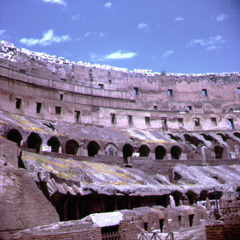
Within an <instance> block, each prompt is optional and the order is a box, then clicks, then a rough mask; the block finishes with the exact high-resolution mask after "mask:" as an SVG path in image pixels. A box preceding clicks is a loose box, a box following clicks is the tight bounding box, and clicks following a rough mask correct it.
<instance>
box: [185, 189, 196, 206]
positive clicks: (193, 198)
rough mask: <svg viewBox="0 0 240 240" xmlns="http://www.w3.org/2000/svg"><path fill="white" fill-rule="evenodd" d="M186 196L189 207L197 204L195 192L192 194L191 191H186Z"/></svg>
mask: <svg viewBox="0 0 240 240" xmlns="http://www.w3.org/2000/svg"><path fill="white" fill-rule="evenodd" d="M186 195H187V197H188V200H189V203H190V205H193V204H194V203H196V202H197V196H198V195H197V194H196V193H195V192H193V191H191V190H190V191H188V192H187V193H186Z"/></svg>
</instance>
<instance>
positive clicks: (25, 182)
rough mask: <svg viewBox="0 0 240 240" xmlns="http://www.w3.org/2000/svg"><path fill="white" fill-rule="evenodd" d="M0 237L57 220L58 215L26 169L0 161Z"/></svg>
mask: <svg viewBox="0 0 240 240" xmlns="http://www.w3.org/2000/svg"><path fill="white" fill-rule="evenodd" d="M0 182H1V185H0V212H1V215H0V237H3V239H4V235H5V234H7V232H8V231H14V230H20V229H25V228H30V227H35V226H38V225H44V224H50V223H52V222H56V221H59V216H58V214H57V212H56V210H55V209H54V207H53V206H52V205H51V203H50V202H49V201H48V200H47V199H46V197H45V196H44V195H43V193H42V192H41V190H40V189H39V188H38V187H37V185H36V184H35V182H34V181H33V180H32V179H31V178H30V177H29V175H28V174H27V172H26V170H24V169H16V168H15V167H14V166H13V165H11V164H9V163H7V162H6V161H2V160H1V161H0Z"/></svg>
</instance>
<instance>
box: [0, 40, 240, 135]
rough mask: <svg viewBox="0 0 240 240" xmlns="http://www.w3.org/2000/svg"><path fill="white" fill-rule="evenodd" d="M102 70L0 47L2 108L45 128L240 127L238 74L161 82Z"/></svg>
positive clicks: (170, 78) (152, 76)
mask: <svg viewBox="0 0 240 240" xmlns="http://www.w3.org/2000/svg"><path fill="white" fill-rule="evenodd" d="M104 68H105V69H104ZM104 68H100V67H99V66H87V65H84V64H75V63H70V62H69V61H67V60H64V59H62V58H61V59H60V60H59V59H54V58H53V57H51V56H48V55H46V54H45V55H44V54H39V53H33V52H30V51H27V50H21V51H20V50H19V49H17V48H15V47H14V46H13V45H11V44H7V43H6V42H1V58H0V75H1V76H0V81H1V95H0V98H1V99H0V108H1V109H2V110H5V111H8V112H10V113H15V114H21V115H26V116H30V117H34V118H39V119H45V120H49V121H65V122H69V123H77V122H78V123H82V124H90V125H91V124H92V125H98V126H106V127H120V128H128V127H133V128H134V127H136V128H139V129H151V128H155V129H160V130H161V129H162V130H179V129H187V130H189V131H200V130H220V129H221V130H227V129H231V128H239V124H240V123H239V120H238V119H239V112H240V111H239V104H240V101H239V98H240V92H239V89H240V84H239V80H240V75H239V74H238V73H230V74H205V75H173V74H167V75H163V74H159V73H152V72H146V73H144V72H143V73H139V72H130V71H125V70H122V69H115V68H111V67H104Z"/></svg>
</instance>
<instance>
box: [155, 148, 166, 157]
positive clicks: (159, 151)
mask: <svg viewBox="0 0 240 240" xmlns="http://www.w3.org/2000/svg"><path fill="white" fill-rule="evenodd" d="M165 155H166V149H165V147H163V146H157V147H156V148H155V158H156V159H164V157H165Z"/></svg>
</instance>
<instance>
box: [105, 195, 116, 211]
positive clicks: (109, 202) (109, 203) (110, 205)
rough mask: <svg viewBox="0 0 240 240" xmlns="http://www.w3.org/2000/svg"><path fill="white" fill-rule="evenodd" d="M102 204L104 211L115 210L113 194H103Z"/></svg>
mask: <svg viewBox="0 0 240 240" xmlns="http://www.w3.org/2000/svg"><path fill="white" fill-rule="evenodd" d="M104 206H105V212H113V211H114V210H115V196H108V195H105V197H104Z"/></svg>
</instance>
